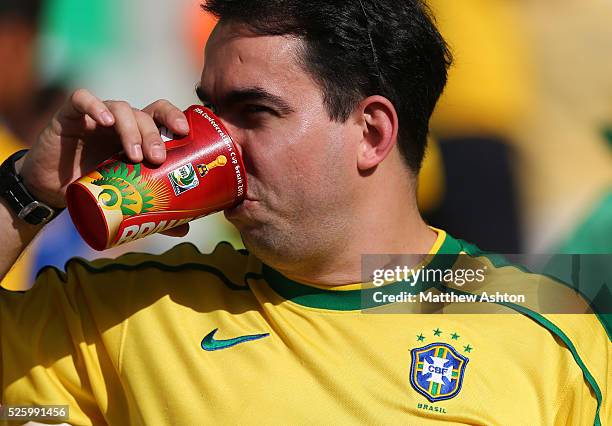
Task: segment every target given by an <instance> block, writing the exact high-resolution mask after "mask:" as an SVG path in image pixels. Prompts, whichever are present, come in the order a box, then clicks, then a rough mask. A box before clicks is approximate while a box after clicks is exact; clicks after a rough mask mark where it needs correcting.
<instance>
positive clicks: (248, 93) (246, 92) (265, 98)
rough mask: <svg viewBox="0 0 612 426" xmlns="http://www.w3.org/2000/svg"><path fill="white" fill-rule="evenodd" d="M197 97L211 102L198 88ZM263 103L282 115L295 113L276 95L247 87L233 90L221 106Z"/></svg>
mask: <svg viewBox="0 0 612 426" xmlns="http://www.w3.org/2000/svg"><path fill="white" fill-rule="evenodd" d="M196 95H197V96H198V99H199V100H200V101H201V102H202V103H207V102H210V96H209V95H208V94H207V93H206V92H205V91H204V89H202V87H201V86H197V87H196ZM253 101H258V102H263V103H266V104H268V105H270V106H273V107H275V108H276V109H277V110H278V111H279V113H280V114H281V115H288V114H291V113H292V112H295V111H294V109H293V108H291V106H290V105H289V104H288V103H287V102H286V101H285V100H284V99H282V98H281V97H280V96H277V95H274V94H272V93H270V92H268V91H267V90H265V89H262V88H261V87H257V86H254V87H246V88H243V89H236V90H232V91H231V92H229V93H228V94H226V95H224V96H223V97H222V98H221V99H220V102H219V103H220V104H223V105H225V104H229V105H231V104H238V103H243V102H253Z"/></svg>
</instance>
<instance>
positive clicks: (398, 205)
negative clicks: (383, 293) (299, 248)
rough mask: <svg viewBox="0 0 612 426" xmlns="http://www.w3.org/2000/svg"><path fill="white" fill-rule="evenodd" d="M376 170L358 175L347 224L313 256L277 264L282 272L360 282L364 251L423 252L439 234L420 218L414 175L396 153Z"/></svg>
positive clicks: (328, 281)
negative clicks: (317, 254) (306, 259)
mask: <svg viewBox="0 0 612 426" xmlns="http://www.w3.org/2000/svg"><path fill="white" fill-rule="evenodd" d="M384 165H385V167H384V168H383V167H380V169H379V170H377V171H376V172H375V173H374V174H371V175H369V176H367V177H361V178H360V179H361V181H360V182H359V184H358V185H357V186H358V187H359V188H360V190H359V191H358V192H356V193H357V194H359V195H357V196H356V197H355V199H354V202H353V203H352V205H351V206H350V207H349V208H348V209H345V211H350V212H351V214H350V217H348V218H347V221H346V227H344V229H342V230H341V231H339V232H338V235H335V236H334V237H333V239H332V240H331V241H330V239H322V241H323V240H325V242H326V244H325V247H326V248H325V249H324V250H322V252H321V253H322V254H321V255H319V256H317V258H316V259H311V260H309V261H305V262H304V261H302V262H295V263H292V264H291V265H282V266H280V265H278V266H275V265H273V264H271V265H272V266H275V268H276V269H277V270H278V271H279V272H281V273H282V274H283V275H285V276H286V277H288V278H290V279H293V280H296V281H302V282H309V283H314V284H318V285H329V286H332V285H341V284H348V283H357V282H361V281H362V270H361V269H362V255H365V254H427V253H429V251H430V249H431V247H432V246H433V245H434V243H435V241H436V238H437V234H436V232H434V231H433V230H432V229H431V228H429V227H428V226H427V224H426V223H425V221H424V220H423V219H422V217H421V215H420V213H419V211H418V208H417V204H416V195H415V194H416V188H415V184H414V182H413V181H414V179H412V177H411V176H410V173H409V172H408V171H407V170H406V168H405V166H404V165H403V163H402V161H401V159H400V158H399V154H398V156H397V158H393V157H392V158H389V159H387V161H385V164H384Z"/></svg>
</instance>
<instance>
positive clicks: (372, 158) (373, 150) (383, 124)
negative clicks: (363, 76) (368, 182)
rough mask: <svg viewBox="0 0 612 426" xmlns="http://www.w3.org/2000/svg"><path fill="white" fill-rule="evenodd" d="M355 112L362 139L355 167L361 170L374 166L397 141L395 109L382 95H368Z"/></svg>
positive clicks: (397, 124)
mask: <svg viewBox="0 0 612 426" xmlns="http://www.w3.org/2000/svg"><path fill="white" fill-rule="evenodd" d="M355 113H356V114H358V117H356V118H357V120H358V122H359V123H360V124H361V127H362V135H363V136H362V139H361V141H360V142H359V145H358V149H357V167H358V168H359V170H361V171H366V170H369V169H371V168H373V167H376V166H377V165H378V164H380V162H382V161H383V160H384V159H385V158H386V157H387V155H388V154H389V152H391V150H392V149H393V147H394V146H395V144H396V142H397V133H398V126H399V123H398V119H397V111H396V110H395V107H394V106H393V104H392V103H391V101H390V100H389V99H387V98H385V97H383V96H378V95H376V96H369V97H367V98H365V99H364V100H363V101H361V102H360V103H359V106H358V107H357V109H356V111H355Z"/></svg>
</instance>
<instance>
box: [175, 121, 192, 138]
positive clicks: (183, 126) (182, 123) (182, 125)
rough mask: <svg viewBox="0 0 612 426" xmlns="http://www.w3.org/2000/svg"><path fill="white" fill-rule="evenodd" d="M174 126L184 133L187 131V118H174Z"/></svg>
mask: <svg viewBox="0 0 612 426" xmlns="http://www.w3.org/2000/svg"><path fill="white" fill-rule="evenodd" d="M176 126H177V127H178V129H179V130H180V131H181V132H183V133H184V134H187V133H189V123H187V120H185V119H184V118H179V119H178V120H176Z"/></svg>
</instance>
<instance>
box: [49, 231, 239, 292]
mask: <svg viewBox="0 0 612 426" xmlns="http://www.w3.org/2000/svg"><path fill="white" fill-rule="evenodd" d="M248 258H249V256H248V253H247V252H246V251H245V250H236V249H235V248H234V247H233V246H232V245H231V244H229V243H227V242H222V243H219V244H218V245H217V246H216V247H215V249H214V250H213V251H212V252H211V253H201V252H200V251H199V250H198V248H197V247H196V246H194V245H193V244H191V243H183V244H179V245H177V246H175V247H173V248H172V249H170V250H168V251H167V252H165V253H162V254H159V255H155V254H148V253H128V254H125V255H122V256H120V257H118V258H116V259H109V258H104V259H97V260H94V261H87V260H85V259H82V258H74V259H71V260H70V261H68V263H67V264H66V266H65V271H62V270H59V269H57V268H54V267H46V268H43V269H42V270H41V271H40V272H39V273H38V279H39V280H40V279H58V280H60V281H63V282H68V281H70V280H75V279H76V280H78V281H87V282H88V283H93V282H96V281H100V280H102V281H104V282H106V283H108V284H109V285H112V283H117V282H119V281H121V282H122V283H123V284H125V283H126V282H128V281H133V280H135V279H136V277H139V278H140V279H142V280H144V279H145V278H146V279H147V280H148V281H149V285H151V284H154V283H155V282H160V281H161V280H162V278H163V280H164V281H165V282H167V280H168V277H171V280H172V281H173V282H177V281H180V280H181V277H187V276H193V275H194V274H205V275H209V276H213V277H216V278H218V279H219V280H221V281H223V282H224V283H225V284H226V286H228V287H230V288H234V287H244V286H245V284H244V275H245V274H246V271H247V263H248Z"/></svg>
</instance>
